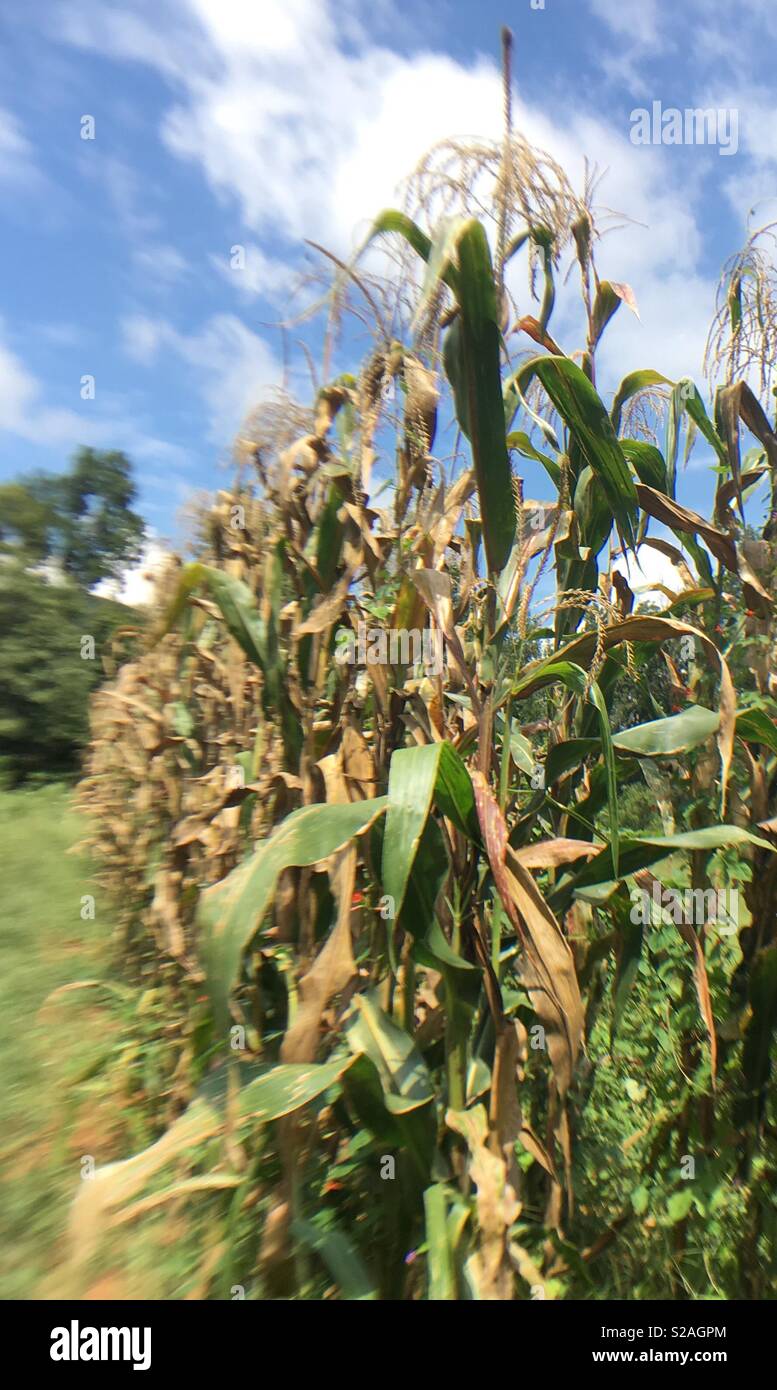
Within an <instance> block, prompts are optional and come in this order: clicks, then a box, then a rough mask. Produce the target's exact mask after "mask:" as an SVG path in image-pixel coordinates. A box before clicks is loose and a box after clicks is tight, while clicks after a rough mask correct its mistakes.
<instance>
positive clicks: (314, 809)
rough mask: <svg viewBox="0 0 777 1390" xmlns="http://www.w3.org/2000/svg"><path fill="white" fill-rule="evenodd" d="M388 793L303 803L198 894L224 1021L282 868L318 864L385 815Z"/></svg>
mask: <svg viewBox="0 0 777 1390" xmlns="http://www.w3.org/2000/svg"><path fill="white" fill-rule="evenodd" d="M386 805H387V799H386V797H383V796H381V797H377V798H375V799H373V800H370V801H357V802H353V803H352V804H347V805H317V806H303V807H301V808H300V809H299V810H298V811H293V812H292V814H291V815H290V816H287V817H286V819H285V820H284V821H282V822H281V824H280V825H279V826H277V827H276V829H275V830H274V831H273V834H272V835H271V836H270V837H269V839H267V840H265V841H264V842H263V843H262V844H261V845H260V846H259V848H258V849H257V850H255V852H254V853H253V854H252V855H251V856H250V857H249V858H248V859H247V860H245V861H244V862H243V863H242V864H240V865H238V867H237V868H236V869H233V870H232V873H231V874H228V875H227V877H226V878H225V879H222V881H221V882H220V883H217V884H214V886H213V887H212V888H206V889H205V891H204V892H203V893H202V894H201V896H200V902H199V906H198V909H197V921H198V923H199V926H200V929H201V932H202V951H203V957H204V961H205V972H206V979H207V984H208V990H209V992H210V995H211V999H212V1001H213V1006H214V1011H215V1013H216V1017H217V1020H218V1022H219V1025H220V1026H223V1025H224V1024H225V1023H226V1021H227V1019H228V1015H229V995H230V993H231V991H232V989H233V988H234V986H235V984H236V982H237V978H238V973H239V969H240V961H241V959H242V955H243V952H244V950H245V949H246V947H247V946H248V945H249V944H250V941H251V939H252V937H253V936H254V935H255V933H256V932H257V930H258V928H259V927H260V926H261V923H262V920H263V918H264V916H265V915H266V913H267V912H268V910H269V908H270V905H271V903H272V900H273V896H274V893H275V885H276V883H277V881H278V876H279V875H280V874H281V873H282V872H283V870H284V869H289V868H292V867H294V866H301V865H311V864H317V863H318V862H319V861H320V860H322V859H327V858H328V857H329V855H330V854H334V853H335V852H336V851H337V850H339V849H342V848H343V846H344V845H346V844H348V841H349V840H351V839H353V838H354V836H356V835H361V834H363V832H364V831H365V830H367V829H368V828H369V827H370V826H371V825H372V824H373V822H374V821H375V820H376V818H377V817H378V816H381V815H383V813H384V811H385V809H386Z"/></svg>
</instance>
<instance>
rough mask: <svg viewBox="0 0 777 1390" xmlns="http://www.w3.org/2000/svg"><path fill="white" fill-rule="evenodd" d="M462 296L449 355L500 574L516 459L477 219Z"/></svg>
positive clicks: (494, 567) (488, 544)
mask: <svg viewBox="0 0 777 1390" xmlns="http://www.w3.org/2000/svg"><path fill="white" fill-rule="evenodd" d="M457 253H458V270H457V275H456V289H455V293H456V298H457V300H458V303H459V314H458V315H457V317H456V319H455V320H454V322H453V324H452V325H451V327H450V328H449V329H448V332H447V333H446V336H445V345H444V349H443V357H444V361H445V370H446V374H447V376H448V380H449V381H450V383H451V387H452V388H453V395H454V400H455V404H456V416H457V419H458V422H459V425H460V426H461V428H462V430H463V432H464V434H466V436H467V438H468V439H469V441H470V444H471V446H472V461H473V464H474V468H475V477H476V479H477V485H478V494H479V497H480V515H481V518H482V522H483V544H484V546H485V551H486V559H487V561H488V568H489V571H490V572H491V573H492V574H499V572H500V570H502V569H503V568H504V566H505V565H506V564H507V561H508V559H509V556H510V551H511V549H512V545H513V540H514V538H515V507H514V504H513V493H512V481H511V473H510V459H509V456H508V453H507V441H506V433H505V413H504V399H503V394H502V379H501V373H500V341H501V338H500V331H499V315H498V310H497V302H496V289H495V285H494V273H493V268H492V265H491V253H490V251H489V249H488V240H487V238H486V234H485V231H484V229H483V227H482V226H481V225H480V223H479V222H476V221H474V220H472V221H469V222H467V223H465V224H464V226H463V227H462V228H460V230H459V236H458V241H457Z"/></svg>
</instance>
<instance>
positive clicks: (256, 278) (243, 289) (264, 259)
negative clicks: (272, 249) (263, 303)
mask: <svg viewBox="0 0 777 1390" xmlns="http://www.w3.org/2000/svg"><path fill="white" fill-rule="evenodd" d="M239 253H242V254H239ZM210 261H211V265H213V266H214V267H215V269H216V270H217V271H218V272H219V275H221V276H222V277H223V279H224V280H225V281H226V283H227V284H229V285H231V286H232V288H233V289H234V290H236V291H237V293H238V294H239V295H240V296H241V297H242V298H243V299H256V298H257V297H258V296H261V297H262V298H264V299H269V300H270V301H273V300H284V299H285V298H286V297H287V296H288V294H289V292H290V291H291V289H292V286H293V285H294V282H295V280H296V279H297V271H296V270H295V269H294V267H293V266H291V265H289V263H288V261H282V260H279V259H278V258H277V257H275V256H267V255H265V253H264V251H263V250H262V248H261V247H260V246H257V245H256V243H255V242H251V241H249V242H245V243H235V245H234V246H232V247H230V250H229V254H226V255H212V256H211V258H210Z"/></svg>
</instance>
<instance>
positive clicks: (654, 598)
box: [613, 545, 685, 608]
mask: <svg viewBox="0 0 777 1390" xmlns="http://www.w3.org/2000/svg"><path fill="white" fill-rule="evenodd" d="M613 569H615V570H617V571H618V573H619V574H622V575H623V576H624V578H625V579H627V580H628V583H629V585H630V586H631V589H632V590H633V592H634V594H635V595H636V603H635V607H636V608H639V607H640V605H641V604H644V603H653V604H660V605H661V607H665V605H666V603H667V596H666V594H664V593H662V592H661V590H660V589H657V588H655V585H656V584H663V585H664V586H665V587H666V588H667V589H670V590H671V591H672V593H674V594H679V593H681V592H682V590H683V589H684V587H685V585H684V584H683V580H682V577H681V575H680V572H679V570H678V569H677V566H676V565H674V564H673V563H672V561H671V560H670V559H669V557H668V556H667V555H663V554H662V553H661V551H660V550H653V548H652V547H651V546H649V545H641V546H640V547H639V550H638V552H637V558H636V560H635V558H634V556H633V555H632V556H629V560H628V562H627V561H626V560H625V559H624V557H623V556H622V555H621V556H619V557H618V559H617V560H616V561H615V564H614V565H613Z"/></svg>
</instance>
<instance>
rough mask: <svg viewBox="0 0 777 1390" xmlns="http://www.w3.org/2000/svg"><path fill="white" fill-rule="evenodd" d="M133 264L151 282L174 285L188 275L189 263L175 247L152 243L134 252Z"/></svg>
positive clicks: (139, 247)
mask: <svg viewBox="0 0 777 1390" xmlns="http://www.w3.org/2000/svg"><path fill="white" fill-rule="evenodd" d="M132 260H133V263H134V264H135V265H136V266H137V268H138V270H140V271H142V272H143V274H144V275H145V276H146V277H147V278H148V279H150V280H157V281H161V282H162V283H164V284H168V285H170V284H173V283H174V282H175V281H176V280H181V279H183V277H184V276H185V275H186V274H187V273H188V270H189V263H188V261H187V260H186V257H185V256H182V255H181V253H180V251H178V250H176V248H175V247H174V246H168V245H165V244H164V243H162V242H152V243H150V244H149V245H147V246H138V247H137V248H136V249H135V250H134V251H133V252H132Z"/></svg>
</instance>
